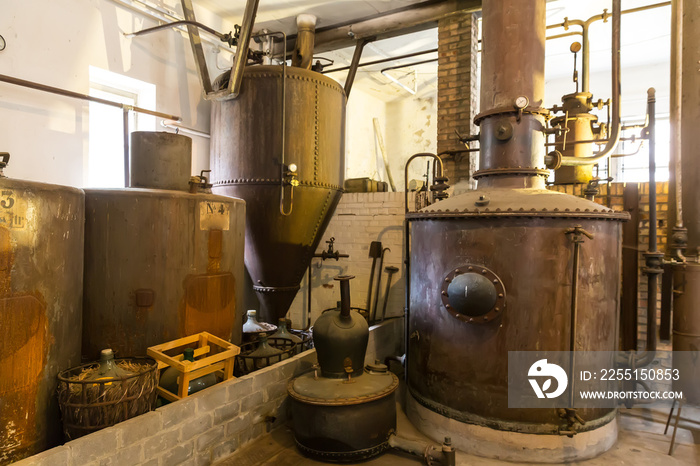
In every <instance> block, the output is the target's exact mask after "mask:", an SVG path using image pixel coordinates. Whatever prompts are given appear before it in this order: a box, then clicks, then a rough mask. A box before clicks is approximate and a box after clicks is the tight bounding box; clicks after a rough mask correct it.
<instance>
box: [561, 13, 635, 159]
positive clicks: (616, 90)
mask: <svg viewBox="0 0 700 466" xmlns="http://www.w3.org/2000/svg"><path fill="white" fill-rule="evenodd" d="M620 14H621V13H620V0H613V14H612V73H611V74H612V86H611V89H612V97H611V100H612V131H611V134H610V137H609V138H608V143H607V144H606V145H605V147H604V148H603V150H602V151H600V152H599V153H597V154H596V155H594V156H592V157H567V156H564V157H562V160H561V164H562V165H564V166H580V165H593V164H596V163H599V162H602V161H603V160H605V159H607V158H608V157H609V156H610V155H611V154H612V153H613V151H614V150H615V148H616V147H617V144H618V143H619V142H620V134H621V132H622V131H621V128H620V127H621V122H620V99H621V89H620V87H621V86H620ZM584 55H585V53H584ZM583 90H584V92H585V91H586V87H585V86H584V87H583Z"/></svg>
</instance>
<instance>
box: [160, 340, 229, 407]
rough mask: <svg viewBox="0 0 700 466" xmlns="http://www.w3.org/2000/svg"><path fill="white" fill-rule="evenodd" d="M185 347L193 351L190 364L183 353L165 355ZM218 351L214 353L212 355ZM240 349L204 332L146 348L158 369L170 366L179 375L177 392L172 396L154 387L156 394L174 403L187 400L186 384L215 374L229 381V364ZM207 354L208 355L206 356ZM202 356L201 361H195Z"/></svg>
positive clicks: (164, 390)
mask: <svg viewBox="0 0 700 466" xmlns="http://www.w3.org/2000/svg"><path fill="white" fill-rule="evenodd" d="M185 348H193V349H194V357H195V361H194V362H193V363H191V362H188V361H183V360H184V357H185V356H184V354H183V353H182V352H179V353H178V354H177V355H174V356H169V355H168V354H166V351H171V350H174V349H179V350H178V351H184V349H185ZM215 350H218V352H215ZM240 352H241V349H240V348H239V347H238V346H236V345H234V344H233V343H230V342H228V341H226V340H223V339H221V338H219V337H217V336H214V335H212V334H211V333H208V332H202V333H197V334H195V335H190V336H188V337H184V338H178V339H177V340H173V341H169V342H167V343H163V344H161V345H156V346H151V347H150V348H148V355H149V356H150V357H152V358H153V359H155V360H156V361H157V362H158V369H159V370H161V369H164V368H166V367H174V368H175V369H177V370H178V372H180V376H179V377H178V393H172V392H170V391H168V390H166V389H164V388H163V387H160V386H159V387H158V394H159V395H160V396H162V397H163V398H165V399H166V400H169V401H177V400H181V399H183V398H186V397H187V390H188V388H189V386H190V381H191V380H194V379H198V378H199V377H203V376H205V375H207V374H211V373H212V372H216V373H218V374H219V375H221V376H222V377H223V380H228V379H231V378H233V365H234V362H235V359H236V355H237V354H238V353H240ZM208 354H210V356H207V355H208ZM201 356H203V357H202V358H201V359H196V358H198V357H201Z"/></svg>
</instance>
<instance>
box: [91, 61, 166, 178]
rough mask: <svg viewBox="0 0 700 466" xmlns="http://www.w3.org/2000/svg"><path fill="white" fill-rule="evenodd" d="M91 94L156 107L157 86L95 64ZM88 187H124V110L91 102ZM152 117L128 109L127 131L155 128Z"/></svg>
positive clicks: (134, 104)
mask: <svg viewBox="0 0 700 466" xmlns="http://www.w3.org/2000/svg"><path fill="white" fill-rule="evenodd" d="M90 95H91V96H94V97H99V98H102V99H107V100H111V101H114V102H119V103H123V104H127V105H131V106H138V107H141V108H145V109H148V110H155V106H156V86H155V85H154V84H151V83H147V82H144V81H139V80H137V79H133V78H129V77H127V76H123V75H120V74H117V73H113V72H111V71H106V70H103V69H100V68H96V67H94V66H91V67H90ZM89 111H90V118H89V124H90V137H89V151H88V168H87V182H86V185H87V187H91V188H121V187H124V131H123V118H124V114H123V110H121V109H119V108H116V107H111V106H107V105H103V104H99V103H95V102H90V106H89ZM155 120H156V119H155V117H153V116H150V115H143V114H137V113H135V112H129V130H130V132H133V131H155V128H156V121H155Z"/></svg>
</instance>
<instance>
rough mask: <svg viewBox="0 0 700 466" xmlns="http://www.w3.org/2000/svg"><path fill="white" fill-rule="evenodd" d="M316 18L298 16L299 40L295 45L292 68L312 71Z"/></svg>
mask: <svg viewBox="0 0 700 466" xmlns="http://www.w3.org/2000/svg"><path fill="white" fill-rule="evenodd" d="M315 30H316V17H315V16H314V15H307V14H301V15H299V16H297V39H296V41H295V43H294V54H292V66H296V67H297V68H303V69H305V70H310V69H311V65H312V64H313V58H314V31H315Z"/></svg>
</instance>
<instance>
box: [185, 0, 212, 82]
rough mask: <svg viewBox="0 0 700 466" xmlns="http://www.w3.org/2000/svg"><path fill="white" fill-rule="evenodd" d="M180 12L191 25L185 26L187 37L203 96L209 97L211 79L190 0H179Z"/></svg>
mask: <svg viewBox="0 0 700 466" xmlns="http://www.w3.org/2000/svg"><path fill="white" fill-rule="evenodd" d="M181 3H182V12H183V13H184V15H185V20H187V21H188V22H190V23H191V24H188V25H187V35H188V37H189V39H190V45H191V46H192V53H193V54H194V62H195V64H196V65H197V71H198V73H197V74H198V76H199V81H200V83H201V84H202V88H203V89H204V94H205V95H209V94H211V93H212V85H211V78H210V77H209V69H208V68H207V60H206V58H205V56H204V48H203V47H202V39H201V38H200V37H199V29H197V26H194V24H195V23H196V22H197V19H196V18H195V16H194V7H193V6H192V0H181Z"/></svg>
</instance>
